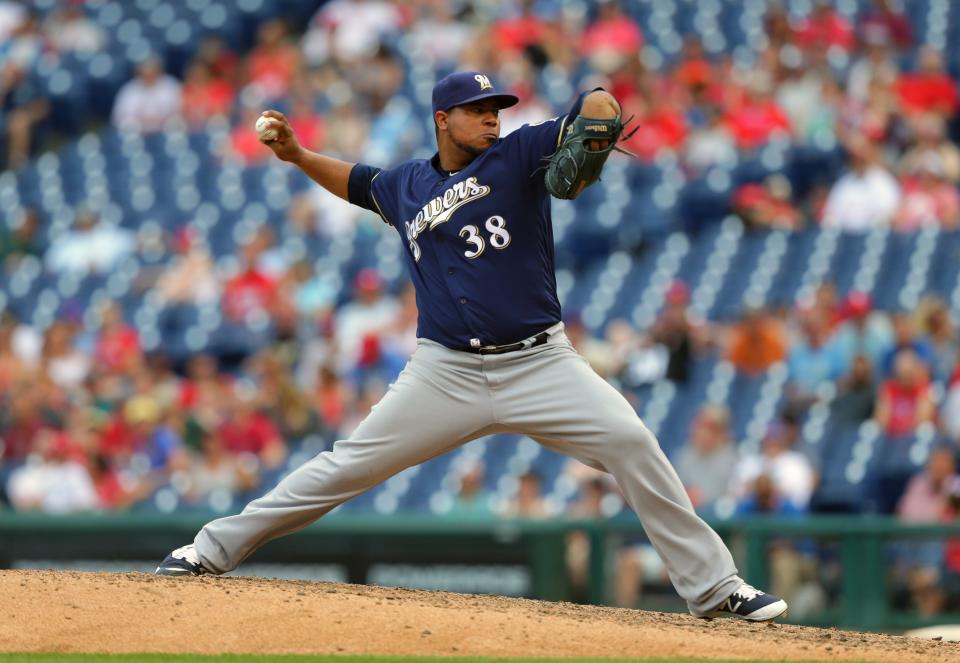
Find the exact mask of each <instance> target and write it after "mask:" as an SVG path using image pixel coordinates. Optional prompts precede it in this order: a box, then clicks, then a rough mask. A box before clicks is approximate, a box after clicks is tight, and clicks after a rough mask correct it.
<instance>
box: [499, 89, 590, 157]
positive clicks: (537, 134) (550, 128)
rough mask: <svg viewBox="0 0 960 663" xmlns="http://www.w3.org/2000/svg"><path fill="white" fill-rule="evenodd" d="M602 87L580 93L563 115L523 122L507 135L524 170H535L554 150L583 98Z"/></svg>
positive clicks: (574, 116)
mask: <svg viewBox="0 0 960 663" xmlns="http://www.w3.org/2000/svg"><path fill="white" fill-rule="evenodd" d="M602 89H603V88H599V87H598V88H594V89H593V90H590V91H589V92H583V93H581V94H580V96H579V97H577V99H576V101H575V102H574V103H573V106H571V107H570V110H569V111H567V113H566V114H565V115H560V116H558V117H555V118H553V119H551V120H545V121H543V122H538V123H537V124H525V125H523V126H522V127H520V128H519V129H517V130H516V131H514V132H513V133H511V134H509V135H508V136H507V138H508V139H510V140H511V142H513V143H514V146H515V149H516V150H517V151H518V152H519V157H520V161H521V163H523V164H524V165H525V166H526V167H527V168H525V169H526V170H528V171H529V172H532V171H534V170H536V169H537V168H539V167H540V166H542V165H543V159H544V158H545V157H548V156H550V155H551V154H553V153H554V152H556V150H557V147H558V146H559V145H560V141H561V140H562V137H563V132H564V131H565V130H566V128H567V127H568V126H569V125H570V123H571V122H573V121H574V120H575V119H576V117H577V116H578V115H579V114H580V108H581V107H582V106H583V100H584V99H585V98H586V96H587V95H588V94H590V92H595V91H597V90H602Z"/></svg>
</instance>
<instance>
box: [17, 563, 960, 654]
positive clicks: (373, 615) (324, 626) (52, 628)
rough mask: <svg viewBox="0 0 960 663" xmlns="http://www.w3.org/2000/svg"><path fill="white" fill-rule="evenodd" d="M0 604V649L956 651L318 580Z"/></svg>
mask: <svg viewBox="0 0 960 663" xmlns="http://www.w3.org/2000/svg"><path fill="white" fill-rule="evenodd" d="M0 596H2V597H3V605H4V608H3V612H4V618H3V619H0V651H16V652H109V653H124V652H166V653H175V652H195V653H204V654H215V653H227V652H235V653H291V654H293V653H303V654H307V653H338V652H339V653H350V654H405V655H415V654H421V655H453V656H456V655H472V656H544V657H609V658H639V657H644V656H663V657H668V656H691V657H703V658H728V659H737V658H750V659H758V658H759V659H764V658H771V659H777V660H796V659H806V660H811V659H818V660H826V661H851V660H861V661H862V660H866V661H896V662H897V663H908V662H912V661H916V662H917V663H921V662H922V663H940V662H943V663H947V662H954V661H956V662H958V663H960V645H958V644H954V643H946V642H932V641H922V640H911V639H907V638H903V637H893V636H883V635H873V634H863V633H851V632H844V631H838V630H823V629H812V628H802V627H797V626H781V625H767V624H747V623H744V622H742V621H739V620H731V619H718V620H714V621H710V622H706V621H703V620H699V619H694V618H692V617H688V616H685V615H672V614H662V613H655V612H642V611H638V610H623V609H617V608H597V607H592V606H580V605H572V604H568V603H547V602H543V601H528V600H518V599H507V598H501V597H489V596H469V595H460V594H448V593H443V592H424V591H414V590H406V589H388V588H381V587H363V586H358V585H340V584H333V583H323V582H301V581H281V580H267V579H261V578H236V577H234V578H214V577H204V578H158V577H155V576H151V575H145V574H142V573H123V574H106V573H75V572H57V571H0Z"/></svg>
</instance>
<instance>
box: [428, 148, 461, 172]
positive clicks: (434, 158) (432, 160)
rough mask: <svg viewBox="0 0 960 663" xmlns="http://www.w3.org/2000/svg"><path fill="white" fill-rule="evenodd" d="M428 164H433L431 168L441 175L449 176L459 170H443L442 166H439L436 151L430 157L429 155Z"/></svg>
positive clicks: (438, 154) (438, 153)
mask: <svg viewBox="0 0 960 663" xmlns="http://www.w3.org/2000/svg"><path fill="white" fill-rule="evenodd" d="M430 165H431V166H433V169H434V170H435V171H437V172H438V173H440V175H441V176H442V177H451V176H453V175H456V174H457V173H459V172H460V171H459V170H444V169H443V168H441V167H440V152H436V153H434V155H433V156H432V157H430Z"/></svg>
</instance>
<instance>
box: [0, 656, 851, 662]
mask: <svg viewBox="0 0 960 663" xmlns="http://www.w3.org/2000/svg"><path fill="white" fill-rule="evenodd" d="M144 661H146V662H148V663H167V662H168V661H169V662H170V663H385V662H386V663H419V662H421V661H423V662H424V663H612V661H616V662H617V663H629V662H630V661H633V663H778V662H775V661H769V660H767V661H759V660H757V661H717V660H710V661H709V662H707V661H706V659H694V658H634V659H609V658H578V659H571V658H565V659H558V658H478V657H473V656H470V657H455V658H454V657H446V656H443V657H441V656H332V655H317V656H300V655H279V654H277V655H272V656H271V655H265V656H260V655H254V654H220V655H215V656H204V655H200V654H0V663H141V662H144ZM793 663H818V662H817V661H805V662H804V661H794V662H793ZM861 663H866V662H861Z"/></svg>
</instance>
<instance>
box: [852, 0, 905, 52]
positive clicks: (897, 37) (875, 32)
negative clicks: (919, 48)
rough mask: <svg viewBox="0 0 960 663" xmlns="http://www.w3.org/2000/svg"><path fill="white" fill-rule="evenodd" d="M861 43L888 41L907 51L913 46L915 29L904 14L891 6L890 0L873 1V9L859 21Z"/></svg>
mask: <svg viewBox="0 0 960 663" xmlns="http://www.w3.org/2000/svg"><path fill="white" fill-rule="evenodd" d="M858 23H859V25H858V28H859V32H860V36H861V41H870V37H868V35H871V36H873V38H882V39H886V40H887V41H888V42H891V43H893V44H895V45H896V46H897V48H898V49H900V50H906V49H908V48H910V46H911V45H912V44H913V28H912V27H911V26H910V21H909V20H908V19H907V17H906V16H904V15H903V14H902V13H900V12H897V11H895V10H894V9H893V7H891V6H890V3H889V2H888V0H873V7H871V8H870V9H868V10H867V12H866V14H865V15H864V16H862V17H861V18H860V20H859V21H858Z"/></svg>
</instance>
